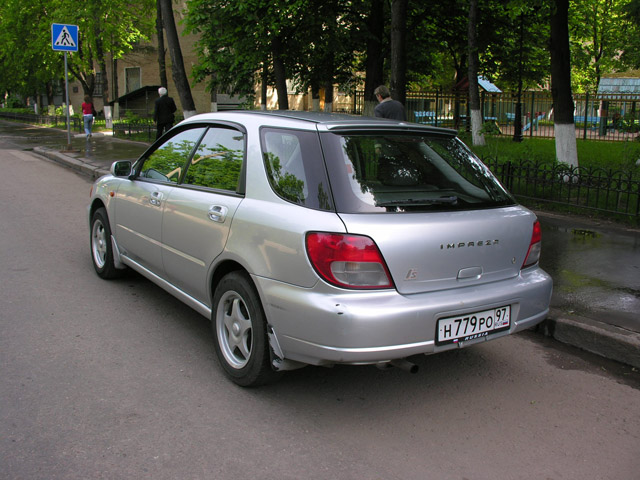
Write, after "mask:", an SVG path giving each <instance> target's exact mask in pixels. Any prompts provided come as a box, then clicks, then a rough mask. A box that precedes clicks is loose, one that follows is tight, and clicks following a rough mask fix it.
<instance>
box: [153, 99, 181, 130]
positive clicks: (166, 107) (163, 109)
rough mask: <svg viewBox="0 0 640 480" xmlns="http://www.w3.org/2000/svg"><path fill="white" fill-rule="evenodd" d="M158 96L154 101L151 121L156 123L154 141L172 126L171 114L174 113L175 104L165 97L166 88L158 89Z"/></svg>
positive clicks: (173, 118)
mask: <svg viewBox="0 0 640 480" xmlns="http://www.w3.org/2000/svg"><path fill="white" fill-rule="evenodd" d="M158 95H160V97H159V98H158V99H157V100H156V104H155V109H154V111H153V121H154V122H156V140H157V139H158V138H160V137H161V136H162V134H163V133H164V132H166V131H167V130H169V129H170V128H171V127H172V126H173V122H174V121H175V117H174V115H173V113H174V112H175V111H176V102H174V101H173V98H171V97H170V96H168V95H167V89H166V88H164V87H160V88H159V89H158Z"/></svg>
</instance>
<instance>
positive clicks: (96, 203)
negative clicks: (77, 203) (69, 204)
mask: <svg viewBox="0 0 640 480" xmlns="http://www.w3.org/2000/svg"><path fill="white" fill-rule="evenodd" d="M100 208H104V209H105V211H106V210H107V206H106V205H105V204H104V202H103V201H102V199H100V198H94V199H93V201H92V202H91V206H90V207H89V222H91V219H92V218H93V214H94V213H96V210H98V209H100ZM108 216H109V212H107V217H108ZM109 221H111V220H109Z"/></svg>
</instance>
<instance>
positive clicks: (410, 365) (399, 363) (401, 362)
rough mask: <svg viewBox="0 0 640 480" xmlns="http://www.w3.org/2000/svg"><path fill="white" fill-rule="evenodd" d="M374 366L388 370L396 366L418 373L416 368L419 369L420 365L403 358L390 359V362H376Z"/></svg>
mask: <svg viewBox="0 0 640 480" xmlns="http://www.w3.org/2000/svg"><path fill="white" fill-rule="evenodd" d="M376 367H378V368H379V369H380V370H388V369H389V368H391V367H396V368H399V369H400V370H404V371H405V372H409V373H418V370H420V367H419V366H418V365H416V364H415V363H411V362H409V361H408V360H406V359H404V358H399V359H397V360H391V361H390V362H385V363H378V364H377V365H376Z"/></svg>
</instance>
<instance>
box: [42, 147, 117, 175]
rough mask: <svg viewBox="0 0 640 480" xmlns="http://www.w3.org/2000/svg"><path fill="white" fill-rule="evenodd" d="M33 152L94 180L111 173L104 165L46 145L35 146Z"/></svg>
mask: <svg viewBox="0 0 640 480" xmlns="http://www.w3.org/2000/svg"><path fill="white" fill-rule="evenodd" d="M33 152H34V153H37V154H38V155H41V156H43V157H45V158H48V159H49V160H53V161H54V162H57V163H60V164H62V165H64V166H66V167H68V168H70V169H72V170H75V171H77V172H80V173H82V174H84V175H88V176H89V177H91V178H93V179H94V180H95V179H96V178H100V177H101V176H103V175H107V174H108V173H109V170H106V169H105V168H104V167H102V166H99V165H92V164H90V163H87V162H86V161H85V160H78V159H75V158H73V157H72V156H70V155H68V154H66V153H63V152H59V151H58V150H52V149H50V148H45V147H34V149H33Z"/></svg>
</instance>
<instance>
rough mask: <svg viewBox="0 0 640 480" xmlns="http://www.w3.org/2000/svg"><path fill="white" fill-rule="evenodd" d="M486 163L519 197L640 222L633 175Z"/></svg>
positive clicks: (639, 192) (639, 191)
mask: <svg viewBox="0 0 640 480" xmlns="http://www.w3.org/2000/svg"><path fill="white" fill-rule="evenodd" d="M483 161H484V162H485V164H486V165H487V166H488V167H489V168H490V169H491V171H492V172H493V173H494V174H495V175H496V176H497V177H498V178H499V179H500V181H501V182H502V183H503V185H504V186H505V187H506V188H507V189H508V190H509V191H510V192H511V193H513V194H514V195H515V196H516V197H519V198H523V199H529V200H534V201H537V202H548V203H553V204H556V205H564V206H569V207H571V209H572V210H574V209H577V210H580V211H584V212H588V211H591V212H603V213H607V214H616V215H622V216H625V217H627V218H629V219H633V220H634V221H635V222H637V221H639V220H640V178H638V177H637V176H634V175H633V172H624V171H613V170H605V169H601V168H584V167H569V166H567V165H543V164H540V163H537V162H530V161H521V162H504V163H500V162H498V160H497V159H484V160H483Z"/></svg>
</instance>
